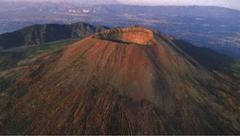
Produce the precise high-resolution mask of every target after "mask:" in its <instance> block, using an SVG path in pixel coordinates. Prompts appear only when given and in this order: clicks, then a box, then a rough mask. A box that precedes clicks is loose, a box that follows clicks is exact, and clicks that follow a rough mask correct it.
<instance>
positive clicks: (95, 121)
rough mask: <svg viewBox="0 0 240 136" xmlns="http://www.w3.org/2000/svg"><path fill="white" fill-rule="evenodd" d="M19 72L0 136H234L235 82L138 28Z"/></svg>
mask: <svg viewBox="0 0 240 136" xmlns="http://www.w3.org/2000/svg"><path fill="white" fill-rule="evenodd" d="M22 73H23V74H22V75H21V76H20V77H18V79H17V82H16V83H14V84H13V85H12V86H11V87H9V89H8V90H7V91H6V94H5V96H4V97H5V98H4V99H8V100H6V102H5V105H4V104H1V107H0V108H1V111H3V112H1V113H0V117H1V118H0V121H1V122H2V124H0V133H2V134H240V102H239V93H238V92H237V91H236V88H235V85H234V83H233V82H231V81H229V80H227V79H225V77H223V76H220V75H219V74H217V73H214V72H212V71H209V70H207V69H206V68H205V67H204V66H202V65H201V64H200V63H199V62H198V61H196V60H194V59H193V58H192V57H191V56H189V55H188V54H187V53H186V52H184V51H183V50H181V49H180V48H179V47H178V46H177V45H176V44H175V43H174V42H173V39H172V38H170V37H167V36H164V35H163V34H161V33H159V32H156V31H153V30H151V29H147V28H144V27H137V26H136V27H129V28H116V29H110V30H106V31H103V32H99V33H96V34H95V35H91V36H89V37H87V38H85V39H83V40H81V41H78V42H76V43H74V44H72V45H69V46H68V47H66V48H65V49H64V50H61V51H58V52H55V53H52V54H49V55H46V56H44V57H41V58H39V59H38V60H37V61H35V62H34V63H33V64H31V65H30V66H28V67H27V68H26V69H24V70H23V72H22ZM12 96H15V97H14V98H12ZM3 124H4V125H3Z"/></svg>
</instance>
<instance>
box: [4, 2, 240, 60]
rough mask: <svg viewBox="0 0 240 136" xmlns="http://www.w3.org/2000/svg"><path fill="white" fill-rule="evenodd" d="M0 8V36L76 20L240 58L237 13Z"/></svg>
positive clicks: (159, 8)
mask: <svg viewBox="0 0 240 136" xmlns="http://www.w3.org/2000/svg"><path fill="white" fill-rule="evenodd" d="M91 2H93V1H91ZM98 2H99V1H98ZM96 3H97V2H96ZM0 7H1V8H0V18H1V20H0V33H4V32H10V31H14V30H17V29H19V28H22V27H25V26H29V25H32V24H37V23H41V24H46V23H62V24H65V23H73V22H78V21H79V20H80V21H84V22H89V23H91V24H102V25H105V26H110V27H117V26H122V27H124V26H129V25H142V26H146V27H150V28H154V29H157V30H160V31H162V32H164V33H168V34H171V35H173V36H175V37H176V38H178V39H183V40H186V41H189V42H191V43H193V44H194V45H197V46H201V47H208V48H211V49H214V50H215V51H218V52H220V53H224V54H227V55H230V56H233V57H236V58H240V44H239V43H240V42H239V40H238V39H239V38H238V37H239V31H240V26H239V25H238V24H240V20H239V18H240V12H239V11H238V10H232V9H227V8H221V7H208V6H130V5H121V4H113V5H98V4H97V5H83V4H71V3H64V4H63V3H51V2H45V3H44V2H42V3H38V4H33V3H31V2H28V3H27V2H26V3H24V2H23V3H22V2H20V3H17V4H16V3H10V2H1V3H0Z"/></svg>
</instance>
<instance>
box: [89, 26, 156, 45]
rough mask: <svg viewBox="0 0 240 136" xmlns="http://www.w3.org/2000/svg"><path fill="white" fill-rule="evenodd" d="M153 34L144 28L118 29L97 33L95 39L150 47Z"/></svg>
mask: <svg viewBox="0 0 240 136" xmlns="http://www.w3.org/2000/svg"><path fill="white" fill-rule="evenodd" d="M153 35H154V34H153V32H152V31H151V30H149V29H146V28H143V27H130V28H116V29H111V30H106V31H103V32H100V33H97V34H96V35H95V36H94V37H95V38H99V39H102V40H110V41H114V42H122V43H130V44H138V45H149V44H150V42H151V40H152V39H153Z"/></svg>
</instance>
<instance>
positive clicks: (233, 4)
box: [0, 0, 240, 10]
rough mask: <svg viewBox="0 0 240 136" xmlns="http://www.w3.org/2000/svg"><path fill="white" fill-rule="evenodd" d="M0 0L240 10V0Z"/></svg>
mask: <svg viewBox="0 0 240 136" xmlns="http://www.w3.org/2000/svg"><path fill="white" fill-rule="evenodd" d="M0 1H8V2H9V1H14V2H23V1H25V2H27V1H29V2H68V3H69V2H70V3H76V2H78V3H84V4H113V3H114V4H127V5H146V6H158V5H159V6H160V5H174V6H190V5H196V6H218V7H225V8H231V9H237V10H240V0H214V1H209V0H201V1H199V0H151V1H149V0H131V1H130V0H35V1H32V0H0Z"/></svg>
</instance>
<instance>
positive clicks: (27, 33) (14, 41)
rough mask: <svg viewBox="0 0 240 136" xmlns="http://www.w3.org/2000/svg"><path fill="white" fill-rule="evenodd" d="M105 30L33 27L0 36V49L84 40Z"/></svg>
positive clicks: (77, 26)
mask: <svg viewBox="0 0 240 136" xmlns="http://www.w3.org/2000/svg"><path fill="white" fill-rule="evenodd" d="M105 29H107V28H106V27H104V26H93V25H90V24H86V23H74V24H70V25H64V24H45V25H33V26H29V27H26V28H23V29H20V30H18V31H15V32H10V33H5V34H2V35H0V47H2V48H14V47H20V46H26V45H28V46H30V45H40V44H44V43H47V42H53V41H58V40H64V39H70V38H84V37H86V36H89V35H91V34H94V33H96V32H99V31H102V30H105Z"/></svg>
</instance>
